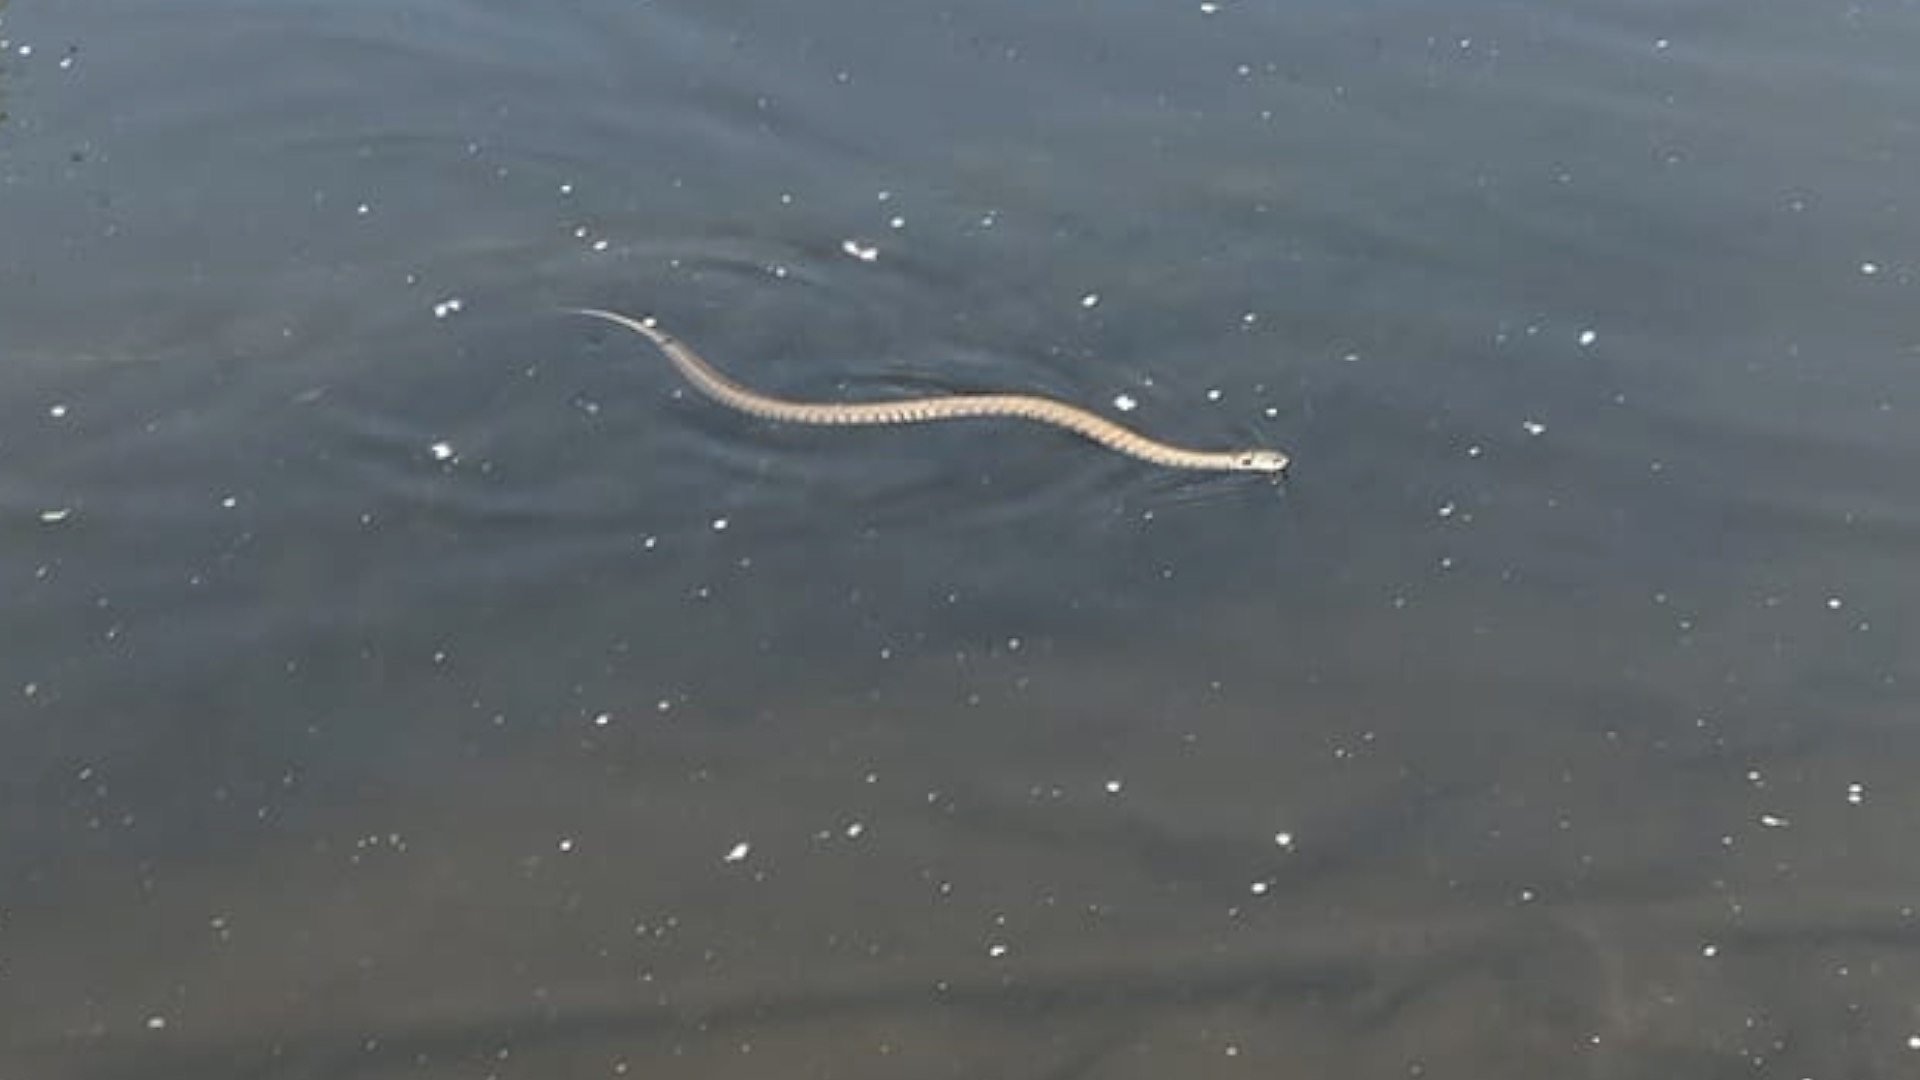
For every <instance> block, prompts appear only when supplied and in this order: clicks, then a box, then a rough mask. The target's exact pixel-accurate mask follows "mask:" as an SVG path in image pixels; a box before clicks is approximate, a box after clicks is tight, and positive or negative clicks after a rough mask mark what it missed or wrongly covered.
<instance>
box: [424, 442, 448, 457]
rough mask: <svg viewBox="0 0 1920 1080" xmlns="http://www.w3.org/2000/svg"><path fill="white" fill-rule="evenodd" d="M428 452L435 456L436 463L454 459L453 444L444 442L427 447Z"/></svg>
mask: <svg viewBox="0 0 1920 1080" xmlns="http://www.w3.org/2000/svg"><path fill="white" fill-rule="evenodd" d="M427 452H428V453H431V454H432V455H433V460H435V461H452V460H453V457H454V454H453V444H452V443H450V442H446V441H444V440H443V441H441V442H437V443H434V444H433V445H432V446H429V447H427Z"/></svg>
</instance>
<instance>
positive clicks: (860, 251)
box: [840, 238, 880, 262]
mask: <svg viewBox="0 0 1920 1080" xmlns="http://www.w3.org/2000/svg"><path fill="white" fill-rule="evenodd" d="M840 250H841V252H843V253H844V254H846V255H847V256H849V257H851V258H855V259H859V260H860V261H861V262H872V261H874V260H875V259H878V258H879V257H880V248H879V246H878V245H875V244H862V243H861V242H860V241H858V240H854V239H851V238H849V239H846V240H842V241H840Z"/></svg>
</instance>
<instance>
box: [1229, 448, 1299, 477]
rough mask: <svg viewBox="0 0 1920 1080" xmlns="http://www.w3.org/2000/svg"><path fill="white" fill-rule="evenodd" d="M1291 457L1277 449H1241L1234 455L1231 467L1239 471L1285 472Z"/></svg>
mask: <svg viewBox="0 0 1920 1080" xmlns="http://www.w3.org/2000/svg"><path fill="white" fill-rule="evenodd" d="M1290 460H1291V459H1289V458H1288V457H1287V455H1285V454H1283V453H1281V452H1280V451H1278V450H1242V451H1240V453H1238V454H1237V455H1235V456H1234V459H1233V467H1234V468H1235V469H1236V470H1238V471H1240V472H1263V473H1278V472H1286V471H1287V465H1288V463H1289V461H1290Z"/></svg>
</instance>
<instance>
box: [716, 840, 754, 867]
mask: <svg viewBox="0 0 1920 1080" xmlns="http://www.w3.org/2000/svg"><path fill="white" fill-rule="evenodd" d="M752 850H753V845H752V844H749V843H747V842H746V841H745V840H742V841H740V842H739V843H737V844H735V845H733V846H732V847H730V848H728V849H727V853H726V855H725V856H723V857H722V858H721V861H722V862H730V863H737V862H740V861H742V860H744V859H745V858H746V857H747V853H748V852H750V851H752Z"/></svg>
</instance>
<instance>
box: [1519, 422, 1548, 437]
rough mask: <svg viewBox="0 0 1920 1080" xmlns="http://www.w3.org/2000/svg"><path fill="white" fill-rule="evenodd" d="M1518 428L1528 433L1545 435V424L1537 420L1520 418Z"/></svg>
mask: <svg viewBox="0 0 1920 1080" xmlns="http://www.w3.org/2000/svg"><path fill="white" fill-rule="evenodd" d="M1520 430H1522V431H1524V432H1526V433H1527V434H1529V435H1545V434H1546V433H1547V425H1545V424H1543V423H1541V422H1540V421H1538V420H1522V421H1520Z"/></svg>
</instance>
